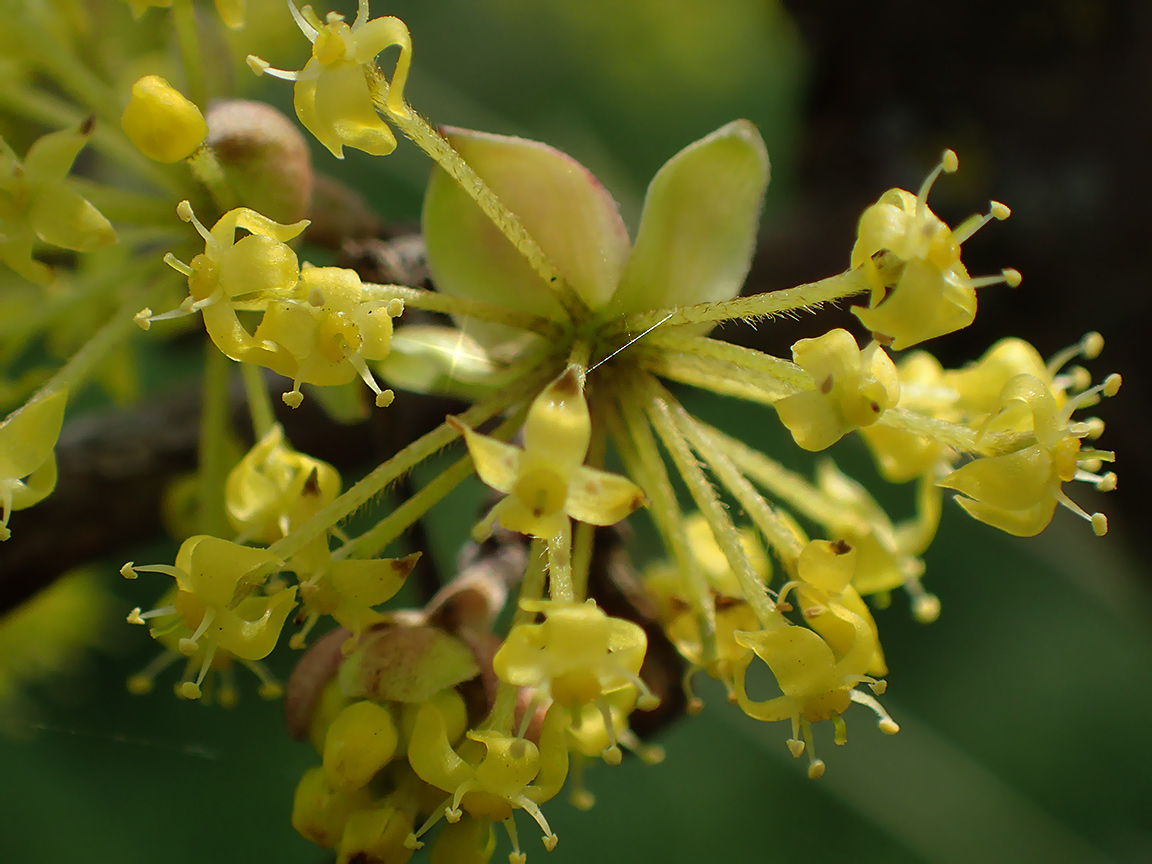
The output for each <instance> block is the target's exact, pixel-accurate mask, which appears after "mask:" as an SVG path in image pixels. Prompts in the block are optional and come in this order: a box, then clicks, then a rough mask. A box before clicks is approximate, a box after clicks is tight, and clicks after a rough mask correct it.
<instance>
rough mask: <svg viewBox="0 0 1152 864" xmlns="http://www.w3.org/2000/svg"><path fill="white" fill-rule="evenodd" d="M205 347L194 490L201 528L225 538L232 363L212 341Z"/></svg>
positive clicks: (226, 529) (203, 531)
mask: <svg viewBox="0 0 1152 864" xmlns="http://www.w3.org/2000/svg"><path fill="white" fill-rule="evenodd" d="M205 350H206V355H205V358H204V386H203V387H202V388H201V392H202V394H203V395H202V399H203V402H202V403H201V406H200V448H199V471H198V472H197V475H196V492H197V496H198V498H199V501H200V531H201V532H202V533H204V534H211V535H213V536H215V537H224V536H226V535H227V534H228V530H229V529H228V519H227V517H226V516H225V513H224V481H225V480H226V479H227V476H228V379H229V375H228V373H229V372H230V371H231V363H230V361H229V360H228V358H227V357H225V356H224V355H223V354H221V353H220V350H219V349H218V348H217V347H216V346H215V345H214V344H213V343H212V342H206V343H205Z"/></svg>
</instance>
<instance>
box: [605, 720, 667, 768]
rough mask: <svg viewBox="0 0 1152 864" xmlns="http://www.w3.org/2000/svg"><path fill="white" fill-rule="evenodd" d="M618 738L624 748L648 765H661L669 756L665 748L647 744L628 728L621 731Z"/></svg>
mask: <svg viewBox="0 0 1152 864" xmlns="http://www.w3.org/2000/svg"><path fill="white" fill-rule="evenodd" d="M617 738H618V739H619V740H620V745H621V746H622V747H624V748H625V749H627V750H630V751H631V752H633V753H635V754H636V755H637V756H639V757H640V761H642V762H643V763H644V764H646V765H659V764H660V763H661V762H663V761H664V757H665V756H666V755H667V753H665V751H664V748H663V747H661V746H660V745H659V744H646V743H645V742H643V741H641V740H640V739H639V738H637V737H636V733H635V732H633V731H632V730H631V729H629V728H628V727H627V726H625V727H624V728H623V729H622V730H620V734H619V735H618V736H617Z"/></svg>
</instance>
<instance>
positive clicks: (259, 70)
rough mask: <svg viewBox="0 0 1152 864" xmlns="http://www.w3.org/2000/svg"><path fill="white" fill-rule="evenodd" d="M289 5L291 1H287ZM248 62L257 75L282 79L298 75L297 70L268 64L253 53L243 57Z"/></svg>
mask: <svg viewBox="0 0 1152 864" xmlns="http://www.w3.org/2000/svg"><path fill="white" fill-rule="evenodd" d="M289 5H291V3H289ZM245 59H246V60H247V62H248V68H249V69H251V70H252V71H253V72H255V73H256V74H257V75H271V76H272V77H273V78H279V79H280V80H282V81H295V80H296V79H297V78H299V77H300V73H299V72H298V71H296V72H294V71H292V70H290V69H277V68H275V67H274V66H271V65H269V63H268V61H267V60H261V59H260V58H259V57H257V56H256V55H255V54H249V55H248V56H247V57H246V58H245Z"/></svg>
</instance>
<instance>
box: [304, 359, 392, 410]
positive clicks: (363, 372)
mask: <svg viewBox="0 0 1152 864" xmlns="http://www.w3.org/2000/svg"><path fill="white" fill-rule="evenodd" d="M348 362H349V363H351V364H352V368H353V369H355V370H356V372H357V373H358V374H359V375H360V377H361V378H362V379H363V380H364V383H365V384H367V385H368V389H370V390H371V391H372V392H373V393H375V394H376V407H377V408H387V407H388V406H389V405H391V404H392V402H393V400H395V398H396V393H395V392H394V391H392V390H381V389H380V385H379V384H377V383H376V379H375V378H374V377H372V372H371V371H370V370H369V369H368V364H367V363H365V362H364V358H363V357H361V356H360V354H359V352H356V351H352V352H349V353H348ZM293 407H295V406H293Z"/></svg>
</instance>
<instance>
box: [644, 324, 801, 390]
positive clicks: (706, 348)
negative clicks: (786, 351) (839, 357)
mask: <svg viewBox="0 0 1152 864" xmlns="http://www.w3.org/2000/svg"><path fill="white" fill-rule="evenodd" d="M648 344H649V345H651V346H652V347H654V348H663V349H664V350H665V351H672V352H674V353H679V354H685V355H691V356H693V357H708V358H710V359H713V360H719V361H721V362H724V363H731V364H732V365H733V366H735V367H737V368H739V369H740V370H742V371H744V370H747V371H752V372H757V373H760V374H763V375H767V376H768V377H769V378H771V379H774V380H776V381H779V382H781V383H782V384H783V385H785V386H786V387H787V388H788V389H789V390H793V391H795V390H803V389H806V388H809V387H811V386H812V376H810V375H809V374H808V373H807V372H805V371H804V370H803V369H801V368H800V367H799V366H797V365H796V364H795V363H793V362H792V361H791V360H782V359H781V358H779V357H773V356H772V355H771V354H765V353H763V352H761V351H756V350H755V349H752V348H745V347H744V346H742V345H733V344H732V343H731V342H721V341H720V340H719V339H710V338H708V337H707V336H686V335H684V334H682V333H676V332H674V331H670V332H666V333H661V332H659V331H658V332H655V333H653V334H652V335H651V336H650V337H649V338H648Z"/></svg>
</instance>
